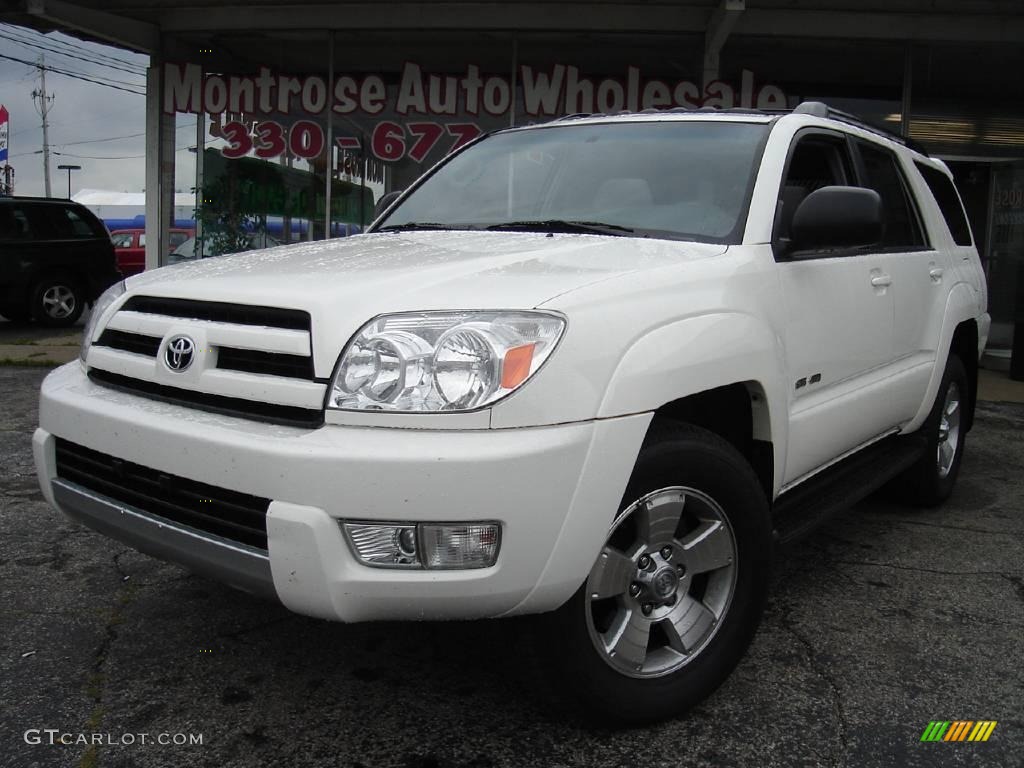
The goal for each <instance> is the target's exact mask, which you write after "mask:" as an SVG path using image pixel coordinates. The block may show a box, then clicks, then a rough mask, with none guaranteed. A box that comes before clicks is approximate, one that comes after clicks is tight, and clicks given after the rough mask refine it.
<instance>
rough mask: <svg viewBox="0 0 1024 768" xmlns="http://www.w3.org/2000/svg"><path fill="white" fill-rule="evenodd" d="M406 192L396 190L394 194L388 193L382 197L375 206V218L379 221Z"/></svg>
mask: <svg viewBox="0 0 1024 768" xmlns="http://www.w3.org/2000/svg"><path fill="white" fill-rule="evenodd" d="M404 191H405V190H404V189H396V190H395V191H394V192H388V193H387V194H386V195H382V196H381V198H380V200H378V201H377V204H376V205H375V206H373V218H374V219H379V218H380V215H381V214H382V213H384V211H386V210H387V209H388V208H390V207H391V204H392V203H393V202H395V200H397V199H398V198H399V197H401V195H402V192H404Z"/></svg>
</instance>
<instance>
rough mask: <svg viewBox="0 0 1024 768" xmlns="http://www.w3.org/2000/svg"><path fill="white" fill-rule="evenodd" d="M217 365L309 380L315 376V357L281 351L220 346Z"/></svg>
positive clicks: (235, 369)
mask: <svg viewBox="0 0 1024 768" xmlns="http://www.w3.org/2000/svg"><path fill="white" fill-rule="evenodd" d="M217 367H218V368H221V369H225V370H231V371H243V372H246V373H262V374H266V375H270V376H284V377H287V378H292V379H306V380H308V381H312V380H313V379H314V378H315V375H314V373H313V358H311V357H304V356H302V355H286V354H284V353H281V352H260V351H257V350H252V349H237V348H235V347H220V348H219V349H218V351H217Z"/></svg>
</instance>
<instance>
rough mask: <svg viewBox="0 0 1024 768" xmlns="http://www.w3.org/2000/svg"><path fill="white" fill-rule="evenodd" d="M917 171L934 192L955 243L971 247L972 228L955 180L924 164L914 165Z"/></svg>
mask: <svg viewBox="0 0 1024 768" xmlns="http://www.w3.org/2000/svg"><path fill="white" fill-rule="evenodd" d="M914 165H916V166H917V170H919V171H920V172H921V175H922V176H923V177H924V182H925V184H927V185H928V189H930V190H931V191H932V195H933V196H934V197H935V202H936V203H937V204H938V206H939V210H940V211H942V217H943V218H944V219H945V220H946V226H948V227H949V233H950V234H951V235H953V242H954V243H956V244H957V245H971V244H972V243H973V240H972V239H971V227H970V225H969V224H968V223H967V216H966V214H964V207H963V204H962V203H961V202H960V195H958V194H957V193H956V187H954V186H953V180H952V179H950V178H949V176H947V175H946V174H944V173H943V172H942V171H940V170H939V169H938V168H932V167H931V166H930V165H925V164H924V163H914Z"/></svg>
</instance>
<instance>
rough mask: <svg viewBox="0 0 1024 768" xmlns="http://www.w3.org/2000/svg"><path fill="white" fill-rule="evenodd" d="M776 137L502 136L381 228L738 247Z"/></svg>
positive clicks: (697, 130) (440, 176)
mask: <svg viewBox="0 0 1024 768" xmlns="http://www.w3.org/2000/svg"><path fill="white" fill-rule="evenodd" d="M767 130H768V126H767V125H766V124H763V123H738V122H724V121H718V122H710V121H709V122H697V121H679V120H677V121H660V122H654V121H651V122H622V123H596V124H590V125H579V124H576V125H574V124H572V123H568V124H565V125H555V126H552V127H549V128H542V129H536V130H523V131H509V132H506V133H499V134H496V135H494V136H491V137H488V138H487V139H484V140H483V141H481V142H480V143H478V144H475V145H473V146H471V147H469V148H468V149H466V150H465V151H464V152H462V153H460V154H458V155H456V156H455V157H454V158H452V160H451V161H449V162H447V163H446V164H444V165H443V166H442V167H441V168H439V169H438V170H437V171H436V172H435V173H434V174H433V175H432V176H430V177H429V178H427V179H426V180H425V181H424V182H423V183H422V184H421V185H420V186H419V187H418V188H416V189H415V191H413V192H412V194H411V195H410V196H409V197H408V199H406V200H405V201H403V202H402V203H401V205H399V206H398V207H397V208H396V209H395V210H394V211H393V212H392V213H391V215H390V216H388V217H387V219H385V220H384V221H383V222H381V224H380V226H379V227H378V228H377V229H378V231H388V230H395V229H404V230H408V229H507V230H513V231H515V230H522V231H541V232H552V231H564V232H596V233H600V234H608V235H617V236H627V237H628V236H634V237H661V238H678V239H686V240H701V241H709V242H738V236H739V233H740V231H741V228H742V221H741V218H742V215H743V212H744V206H745V202H746V199H747V193H748V190H749V189H750V186H751V184H752V180H753V174H754V169H755V165H756V163H755V161H756V159H757V156H758V151H759V148H760V146H761V140H762V139H763V137H764V136H765V134H766V132H767Z"/></svg>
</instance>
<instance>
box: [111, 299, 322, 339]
mask: <svg viewBox="0 0 1024 768" xmlns="http://www.w3.org/2000/svg"><path fill="white" fill-rule="evenodd" d="M121 310H122V311H128V312H143V313H145V314H148V315H166V316H168V317H182V318H186V319H189V320H210V321H213V322H217V323H236V324H238V325H265V326H268V327H271V328H287V329H289V330H295V331H307V332H308V331H309V330H310V328H311V324H310V320H309V313H308V312H302V311H301V310H298V309H281V308H279V307H256V306H250V305H248V304H227V303H224V302H220V301H196V300H194V299H164V298H159V297H157V296H132V297H131V298H130V299H128V301H126V302H125V303H124V306H122V307H121Z"/></svg>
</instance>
